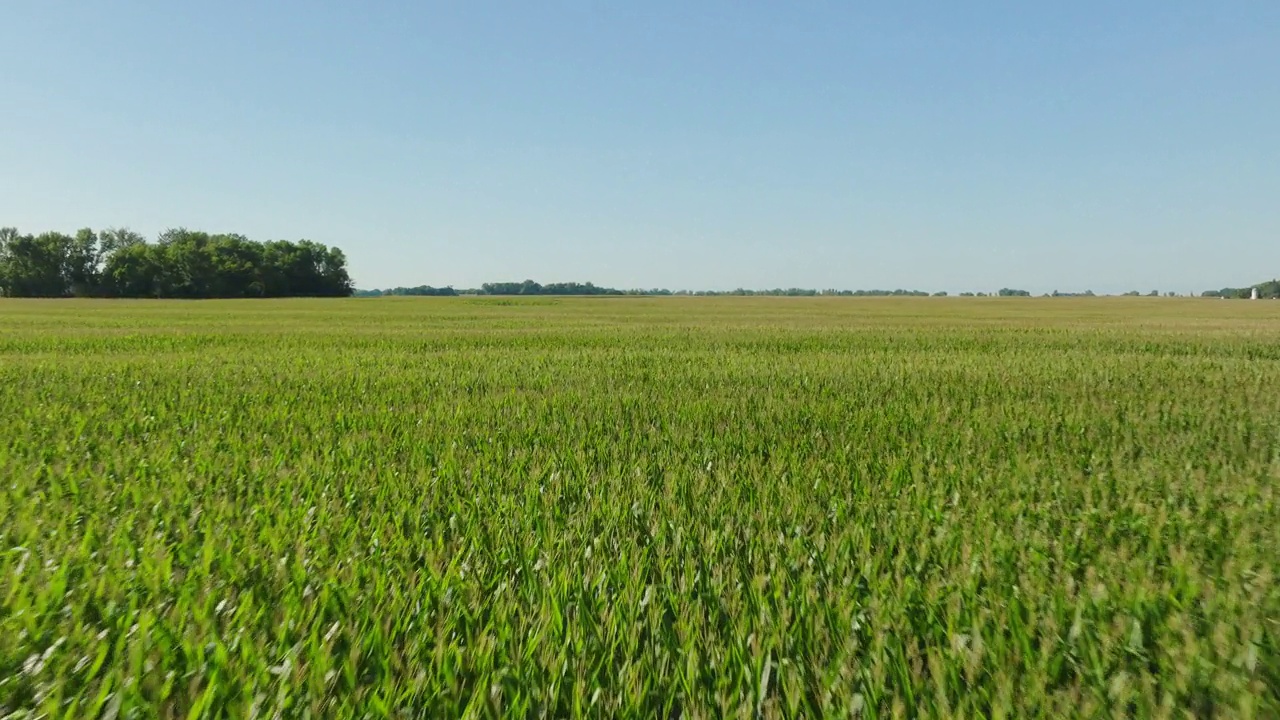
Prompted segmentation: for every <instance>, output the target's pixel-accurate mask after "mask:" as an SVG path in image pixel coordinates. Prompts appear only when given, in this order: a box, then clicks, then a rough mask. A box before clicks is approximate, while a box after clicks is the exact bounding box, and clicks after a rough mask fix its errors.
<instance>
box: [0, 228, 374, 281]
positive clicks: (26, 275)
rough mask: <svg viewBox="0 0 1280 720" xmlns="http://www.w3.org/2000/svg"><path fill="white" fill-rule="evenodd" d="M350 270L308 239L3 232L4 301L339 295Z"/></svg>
mask: <svg viewBox="0 0 1280 720" xmlns="http://www.w3.org/2000/svg"><path fill="white" fill-rule="evenodd" d="M346 265H347V259H346V256H345V255H344V254H343V252H342V250H340V249H338V248H336V247H333V248H330V247H327V246H325V245H322V244H320V243H316V242H311V241H309V240H302V241H299V242H291V241H288V240H274V241H269V242H255V241H252V240H249V239H248V238H246V237H244V236H243V235H235V234H210V233H206V232H199V231H195V230H187V229H185V228H176V229H172V230H166V231H164V232H163V233H160V235H159V237H157V238H156V241H155V242H154V243H149V242H147V241H146V239H145V238H143V237H142V236H141V235H139V234H138V233H136V232H133V231H132V230H129V229H115V228H112V229H108V230H103V231H102V232H94V231H93V230H92V229H89V228H85V229H83V230H80V231H79V232H77V233H76V234H75V235H66V234H63V233H58V232H46V233H41V234H40V235H23V234H20V233H19V232H18V231H17V230H16V229H14V228H3V229H0V295H4V296H8V297H128V298H149V297H156V298H239V297H290V296H316V297H334V296H339V297H340V296H347V295H350V294H351V292H352V283H351V278H350V276H349V275H348V274H347V267H346Z"/></svg>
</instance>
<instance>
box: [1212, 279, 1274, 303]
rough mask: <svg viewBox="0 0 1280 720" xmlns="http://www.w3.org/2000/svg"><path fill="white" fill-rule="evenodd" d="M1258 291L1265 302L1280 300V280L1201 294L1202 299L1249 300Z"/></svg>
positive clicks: (1259, 296)
mask: <svg viewBox="0 0 1280 720" xmlns="http://www.w3.org/2000/svg"><path fill="white" fill-rule="evenodd" d="M1254 289H1257V291H1258V298H1259V299H1263V300H1274V299H1276V298H1280V280H1268V281H1267V282H1264V283H1258V284H1257V285H1250V286H1249V287H1243V288H1222V289H1221V290H1206V291H1204V292H1203V293H1201V294H1200V296H1201V297H1215V298H1231V299H1242V300H1248V299H1249V298H1251V297H1253V291H1254Z"/></svg>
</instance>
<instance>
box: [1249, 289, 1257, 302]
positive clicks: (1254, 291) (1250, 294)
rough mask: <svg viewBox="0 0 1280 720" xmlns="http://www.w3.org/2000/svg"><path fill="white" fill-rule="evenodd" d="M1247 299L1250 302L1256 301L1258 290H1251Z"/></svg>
mask: <svg viewBox="0 0 1280 720" xmlns="http://www.w3.org/2000/svg"><path fill="white" fill-rule="evenodd" d="M1249 299H1250V300H1257V299H1258V288H1254V289H1253V292H1251V293H1249Z"/></svg>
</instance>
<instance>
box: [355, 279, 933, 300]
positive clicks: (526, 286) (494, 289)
mask: <svg viewBox="0 0 1280 720" xmlns="http://www.w3.org/2000/svg"><path fill="white" fill-rule="evenodd" d="M929 294H930V293H927V292H924V291H923V290H834V289H828V290H814V289H808V288H785V289H784V288H774V289H772V290H749V289H745V288H738V289H736V290H667V289H665V288H653V289H630V290H619V289H617V288H610V287H602V286H599V285H595V284H593V283H590V282H586V283H578V282H558V283H548V284H546V285H543V284H541V283H538V282H535V281H533V280H525V281H523V282H494V283H484V284H482V285H481V286H480V287H478V288H467V289H454V288H453V287H452V286H448V287H432V286H430V285H419V286H418V287H397V288H388V289H385V290H376V289H375V290H356V291H355V295H356V297H383V296H396V295H410V296H456V295H500V296H507V295H562V296H563V295H567V296H589V295H615V296H620V295H633V296H666V295H672V296H698V297H716V296H742V297H750V296H768V297H814V296H818V295H838V296H846V297H878V296H886V297H888V296H916V297H925V296H928V295H929ZM933 294H934V295H946V293H945V292H943V293H933Z"/></svg>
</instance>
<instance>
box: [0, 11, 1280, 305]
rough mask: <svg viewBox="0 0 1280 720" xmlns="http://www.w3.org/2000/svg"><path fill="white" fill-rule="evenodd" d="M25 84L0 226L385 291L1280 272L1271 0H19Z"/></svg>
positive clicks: (1039, 283)
mask: <svg viewBox="0 0 1280 720" xmlns="http://www.w3.org/2000/svg"><path fill="white" fill-rule="evenodd" d="M0 99H2V102H3V105H2V106H0V224H2V225H16V226H18V227H19V228H21V229H23V230H25V231H36V230H46V229H60V230H66V231H71V230H74V229H76V228H78V227H82V226H92V227H103V226H108V225H128V226H131V227H133V228H134V229H136V230H139V231H141V232H143V233H145V234H147V235H149V236H153V235H154V234H155V233H156V232H158V231H159V230H162V229H164V228H166V227H169V226H178V225H182V226H187V227H191V228H198V229H206V230H211V231H232V232H242V233H244V234H246V235H248V236H250V237H252V238H254V239H268V238H290V239H297V238H303V237H305V238H310V239H313V240H317V241H320V242H324V243H327V244H336V245H339V246H340V247H342V248H344V249H345V250H346V251H347V255H348V258H349V260H350V267H351V270H352V274H353V276H354V277H355V279H356V281H357V284H358V285H359V286H361V287H386V286H392V285H417V284H422V283H426V284H434V285H444V284H452V285H455V286H458V287H464V286H472V285H476V284H479V283H481V282H484V281H488V280H522V279H524V278H526V277H529V278H534V279H537V280H540V281H543V282H550V281H557V280H579V281H586V280H591V281H594V282H596V283H598V284H606V285H613V286H622V287H637V286H643V287H656V286H662V287H671V288H673V289H674V288H733V287H737V286H744V287H775V286H784V287H786V286H802V287H817V288H823V287H837V288H871V287H886V288H894V287H906V288H920V289H926V290H938V289H946V290H952V291H955V290H964V289H974V290H992V289H997V288H999V287H1003V286H1013V287H1024V288H1027V289H1030V290H1033V291H1035V292H1042V291H1048V290H1053V289H1055V288H1056V289H1061V290H1064V291H1066V290H1083V289H1085V288H1092V289H1093V290H1095V291H1098V292H1116V291H1124V290H1128V289H1138V290H1142V291H1146V290H1150V289H1156V288H1159V289H1161V290H1177V291H1179V292H1187V291H1191V290H1196V291H1199V290H1203V289H1206V288H1216V287H1220V286H1223V285H1241V284H1248V283H1252V282H1255V281H1259V280H1264V279H1270V278H1272V277H1275V276H1278V275H1280V2H1277V1H1276V0H1259V1H1258V2H1232V1H1231V0H1225V1H1224V2H1219V3H1210V2H1188V1H1184V0H1162V1H1159V2H1157V1H1155V0H1126V1H1125V2H1114V1H1112V0H1108V1H1107V2H1102V1H1100V0H1083V1H1080V2H1071V3H1066V2H1060V3H1038V2H1024V1H1021V0H1020V1H1017V2H1013V1H1010V2H982V1H976V2H968V3H959V2H941V1H939V2H930V3H922V2H878V3H855V2H796V3H787V2H745V1H741V0H738V1H734V2H729V1H727V0H724V1H722V0H714V1H711V0H708V1H703V2H674V1H668V0H649V1H647V2H626V3H624V2H585V1H583V2H558V1H556V0H548V1H547V2H538V3H532V2H519V3H516V2H510V3H485V2H479V1H477V2H452V3H427V2H391V1H386V2H354V1H353V2H342V3H339V2H321V1H318V0H308V1H307V2H301V1H290V2H266V3H260V2H249V1H247V0H219V1H218V2H205V3H187V2H145V3H144V2H131V1H129V0H113V1H112V2H106V1H105V0H7V1H6V2H4V4H3V9H2V10H0Z"/></svg>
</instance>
